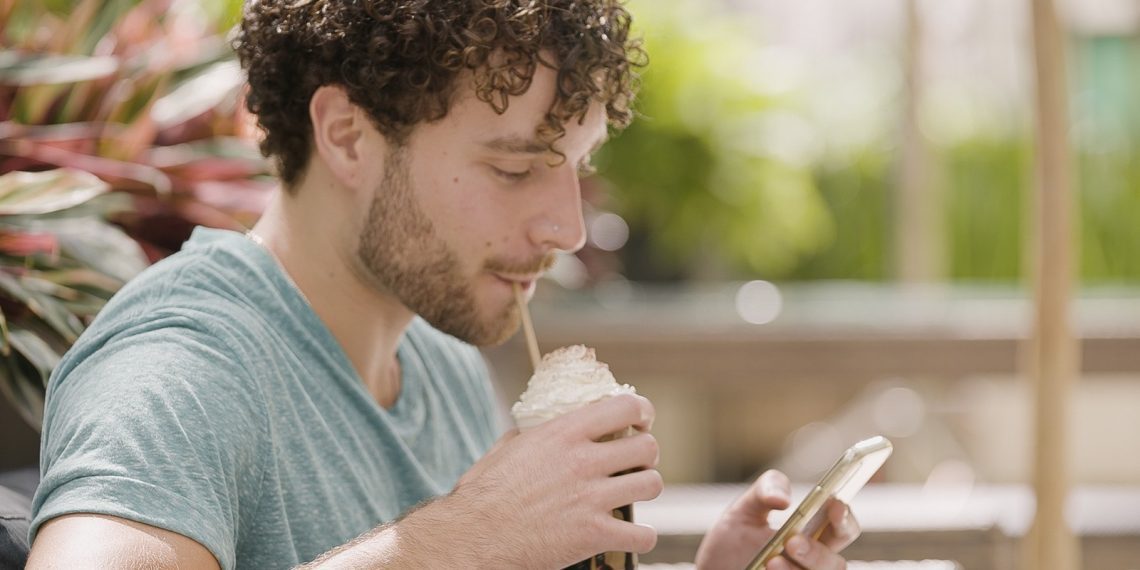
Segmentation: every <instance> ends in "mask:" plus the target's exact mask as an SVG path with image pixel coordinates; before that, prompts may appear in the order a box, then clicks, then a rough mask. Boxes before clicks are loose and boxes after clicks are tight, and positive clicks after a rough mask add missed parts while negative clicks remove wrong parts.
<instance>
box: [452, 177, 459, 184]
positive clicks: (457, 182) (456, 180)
mask: <svg viewBox="0 0 1140 570" xmlns="http://www.w3.org/2000/svg"><path fill="white" fill-rule="evenodd" d="M451 182H452V183H454V184H459V177H458V176H456V177H455V178H452V179H451Z"/></svg>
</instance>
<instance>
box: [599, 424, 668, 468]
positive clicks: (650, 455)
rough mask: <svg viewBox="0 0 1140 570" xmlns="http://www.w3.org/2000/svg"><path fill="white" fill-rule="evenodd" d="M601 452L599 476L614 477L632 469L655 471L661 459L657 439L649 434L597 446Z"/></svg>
mask: <svg viewBox="0 0 1140 570" xmlns="http://www.w3.org/2000/svg"><path fill="white" fill-rule="evenodd" d="M597 447H598V449H599V450H600V452H599V453H600V455H599V457H600V462H599V463H598V466H599V468H600V469H601V471H599V472H597V473H596V474H597V475H613V474H615V473H621V472H622V471H627V470H630V469H653V468H654V467H657V462H658V461H659V460H660V459H661V449H660V447H659V446H658V445H657V438H655V437H653V435H652V434H649V433H637V434H635V435H631V436H629V437H623V438H619V439H615V440H611V441H607V442H603V443H599V444H598V445H597Z"/></svg>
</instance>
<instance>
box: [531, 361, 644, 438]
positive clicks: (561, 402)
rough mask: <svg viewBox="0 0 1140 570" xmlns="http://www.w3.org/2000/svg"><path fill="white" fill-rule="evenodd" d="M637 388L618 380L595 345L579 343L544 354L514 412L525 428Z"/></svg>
mask: <svg viewBox="0 0 1140 570" xmlns="http://www.w3.org/2000/svg"><path fill="white" fill-rule="evenodd" d="M636 392H637V390H635V389H634V388H633V386H630V385H629V384H618V383H617V380H615V379H614V375H613V374H612V373H610V367H609V366H608V365H606V363H604V362H598V360H597V357H596V356H595V355H594V349H592V348H586V347H585V346H582V345H580V344H576V345H573V346H567V347H563V348H560V349H558V350H555V351H554V352H551V353H549V354H547V355H546V356H543V357H542V362H540V363H539V365H538V368H537V369H535V371H534V375H533V376H531V377H530V381H529V382H527V385H526V391H525V392H523V394H522V396H520V397H519V401H518V402H516V403H515V405H514V407H512V408H511V415H512V416H514V419H515V423H516V424H518V426H519V428H524V429H525V428H528V427H533V426H536V425H538V424H540V423H542V422H544V421H546V420H550V419H554V418H556V417H558V416H560V415H562V414H565V413H567V412H570V411H572V410H576V409H578V408H580V407H582V406H585V405H586V404H589V403H591V402H596V401H598V400H601V399H602V398H605V397H608V396H616V395H618V394H635V393H636Z"/></svg>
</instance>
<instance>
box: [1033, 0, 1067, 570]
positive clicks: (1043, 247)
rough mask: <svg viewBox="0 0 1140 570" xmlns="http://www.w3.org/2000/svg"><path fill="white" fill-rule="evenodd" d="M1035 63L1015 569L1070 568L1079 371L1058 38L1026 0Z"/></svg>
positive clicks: (1043, 12)
mask: <svg viewBox="0 0 1140 570" xmlns="http://www.w3.org/2000/svg"><path fill="white" fill-rule="evenodd" d="M1032 5H1033V9H1032V12H1033V47H1034V50H1033V51H1034V60H1035V63H1036V71H1037V73H1036V92H1037V95H1036V98H1037V106H1036V142H1037V152H1036V157H1035V162H1036V187H1037V192H1036V195H1037V199H1036V204H1035V214H1036V215H1035V216H1034V217H1035V224H1034V225H1035V227H1034V232H1033V235H1034V239H1031V240H1030V244H1031V245H1030V247H1031V255H1030V257H1031V259H1032V267H1033V279H1034V328H1033V334H1032V339H1031V344H1030V350H1029V354H1028V356H1029V370H1028V372H1029V377H1030V378H1031V379H1032V380H1033V383H1034V387H1035V405H1034V413H1035V420H1034V422H1035V424H1034V425H1035V427H1034V448H1033V449H1034V465H1033V483H1034V493H1035V495H1036V499H1037V512H1036V516H1035V518H1034V521H1033V526H1032V528H1031V529H1030V533H1029V536H1028V537H1027V540H1026V548H1025V550H1024V553H1025V556H1024V561H1023V566H1022V567H1023V568H1026V569H1030V568H1031V569H1033V570H1075V569H1077V568H1079V567H1080V563H1079V558H1080V548H1079V544H1078V542H1077V539H1076V538H1075V537H1074V536H1073V532H1072V529H1070V528H1069V526H1068V524H1067V522H1066V520H1065V503H1066V500H1067V499H1068V495H1069V489H1070V475H1069V471H1070V470H1069V461H1068V459H1069V437H1068V436H1069V432H1070V430H1069V416H1070V412H1069V401H1070V399H1071V393H1072V388H1073V384H1074V382H1075V380H1076V377H1077V375H1078V373H1079V372H1078V371H1079V359H1080V355H1079V345H1078V343H1077V341H1076V339H1075V338H1074V336H1073V331H1072V327H1071V325H1070V322H1069V310H1070V298H1071V296H1072V290H1073V277H1074V273H1073V272H1074V268H1075V267H1077V264H1076V262H1075V258H1076V252H1075V251H1074V240H1075V239H1076V235H1077V234H1076V233H1075V231H1074V211H1075V210H1076V208H1077V202H1076V200H1075V199H1074V194H1073V188H1072V185H1073V181H1072V170H1071V168H1070V159H1071V156H1070V148H1069V136H1068V131H1069V120H1068V97H1067V95H1066V93H1067V89H1068V85H1067V82H1066V75H1065V36H1064V34H1063V32H1062V29H1061V26H1060V24H1059V22H1058V20H1057V12H1056V9H1055V7H1054V4H1053V0H1032Z"/></svg>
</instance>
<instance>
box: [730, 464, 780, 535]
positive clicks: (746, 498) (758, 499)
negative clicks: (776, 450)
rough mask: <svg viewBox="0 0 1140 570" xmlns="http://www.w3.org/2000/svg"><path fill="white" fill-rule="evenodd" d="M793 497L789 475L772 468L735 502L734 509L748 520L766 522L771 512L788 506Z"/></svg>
mask: <svg viewBox="0 0 1140 570" xmlns="http://www.w3.org/2000/svg"><path fill="white" fill-rule="evenodd" d="M791 497H792V485H791V482H790V481H788V476H787V475H784V474H783V473H781V472H779V471H776V470H775V469H770V470H768V471H765V472H764V474H762V475H760V477H759V478H758V479H756V482H755V483H753V484H752V485H751V486H750V487H749V488H748V491H746V492H745V493H744V494H743V495H741V496H740V498H739V499H737V500H736V502H735V503H733V506H732V509H733V510H734V511H735V512H736V514H737V515H738V516H742V517H744V518H745V519H746V520H750V521H761V522H765V523H766V522H767V521H768V514H769V513H771V512H772V511H781V510H784V509H786V508H788V506H789V505H790V504H791V503H792V499H791Z"/></svg>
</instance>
